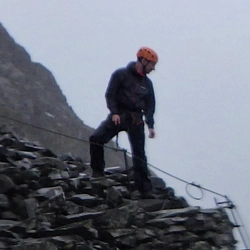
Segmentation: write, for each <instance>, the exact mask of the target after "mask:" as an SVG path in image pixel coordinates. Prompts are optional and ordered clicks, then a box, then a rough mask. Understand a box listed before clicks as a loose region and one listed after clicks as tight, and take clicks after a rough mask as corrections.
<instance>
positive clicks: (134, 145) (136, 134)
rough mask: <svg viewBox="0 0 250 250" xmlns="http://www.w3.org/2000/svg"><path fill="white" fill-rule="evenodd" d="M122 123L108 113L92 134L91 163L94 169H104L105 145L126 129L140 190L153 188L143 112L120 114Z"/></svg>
mask: <svg viewBox="0 0 250 250" xmlns="http://www.w3.org/2000/svg"><path fill="white" fill-rule="evenodd" d="M120 118H121V123H120V124H119V125H115V123H114V122H113V121H112V115H111V114H110V115H108V117H107V119H106V120H105V121H103V122H102V123H101V124H100V126H99V127H98V128H97V129H96V130H95V132H94V134H93V135H92V136H90V138H89V141H90V164H91V168H92V169H93V171H97V172H98V171H99V172H100V171H103V170H104V168H105V160H104V149H103V145H104V144H105V143H107V142H109V141H110V140H111V139H112V138H113V137H114V136H116V135H117V134H118V133H119V132H121V131H126V132H127V134H128V139H129V142H130V146H131V150H132V156H133V157H132V158H133V159H132V160H133V170H134V181H135V185H136V187H137V189H138V190H139V192H147V191H150V190H151V189H152V185H151V182H150V179H149V177H148V168H147V158H146V155H145V133H144V122H143V119H142V114H138V113H131V112H128V113H124V114H121V115H120Z"/></svg>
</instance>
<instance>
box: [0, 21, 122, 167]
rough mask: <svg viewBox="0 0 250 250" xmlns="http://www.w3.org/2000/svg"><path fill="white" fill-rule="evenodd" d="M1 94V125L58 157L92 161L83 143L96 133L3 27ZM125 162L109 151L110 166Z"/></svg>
mask: <svg viewBox="0 0 250 250" xmlns="http://www.w3.org/2000/svg"><path fill="white" fill-rule="evenodd" d="M0 92H1V98H0V125H1V124H8V125H11V127H12V130H13V131H16V132H18V134H20V135H21V136H22V138H27V139H29V140H31V141H38V142H40V143H41V144H42V145H44V146H45V147H48V148H50V149H52V150H53V151H54V152H56V153H57V154H63V153H67V154H68V153H71V154H73V155H75V156H81V157H82V158H84V159H86V160H88V157H89V154H88V144H87V143H86V142H83V141H84V140H85V141H88V138H89V136H90V134H92V132H93V129H92V128H90V127H89V126H87V125H86V124H84V123H83V122H82V121H81V120H80V119H79V118H78V117H77V115H76V114H75V113H74V111H73V109H72V108H71V107H70V106H69V105H68V103H67V100H66V98H65V96H64V95H63V93H62V91H61V89H60V88H59V86H58V85H57V83H56V81H55V79H54V77H53V75H52V73H51V72H50V71H49V70H48V69H46V68H45V67H44V66H43V65H41V64H40V63H36V62H32V61H31V58H30V56H29V54H28V53H27V52H26V51H25V49H24V48H23V47H22V46H20V45H18V44H16V42H15V41H14V40H13V39H12V38H11V37H10V35H9V34H8V32H7V31H6V30H5V29H4V27H3V26H2V25H1V23H0ZM83 108H84V107H83ZM8 118H10V119H8ZM18 121H23V123H20V122H18ZM27 124H31V125H32V126H28V125H27ZM39 127H41V128H45V129H46V131H44V130H41V129H39ZM48 130H50V131H56V132H57V134H55V133H51V132H49V131H48ZM60 134H66V135H68V136H71V137H74V138H79V139H81V140H83V141H79V140H74V139H72V138H70V137H64V136H62V135H60ZM121 159H122V157H121V155H120V154H119V153H118V154H114V153H113V151H110V150H109V151H107V162H109V163H110V164H112V165H115V164H119V165H120V164H121V163H122V162H123V161H122V160H121Z"/></svg>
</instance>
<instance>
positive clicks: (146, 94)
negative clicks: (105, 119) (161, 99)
mask: <svg viewBox="0 0 250 250" xmlns="http://www.w3.org/2000/svg"><path fill="white" fill-rule="evenodd" d="M105 97H106V101H107V107H108V108H109V110H110V112H111V114H121V113H122V112H123V111H131V112H138V113H141V112H143V113H144V115H145V122H146V123H147V125H148V127H149V128H153V127H154V118H153V116H154V112H155V95H154V88H153V84H152V82H151V80H150V79H149V78H148V77H147V76H142V75H140V74H138V72H137V71H136V69H135V62H131V63H129V64H128V66H127V67H125V68H120V69H118V70H116V71H115V72H114V73H113V74H112V75H111V78H110V81H109V84H108V88H107V91H106V94H105Z"/></svg>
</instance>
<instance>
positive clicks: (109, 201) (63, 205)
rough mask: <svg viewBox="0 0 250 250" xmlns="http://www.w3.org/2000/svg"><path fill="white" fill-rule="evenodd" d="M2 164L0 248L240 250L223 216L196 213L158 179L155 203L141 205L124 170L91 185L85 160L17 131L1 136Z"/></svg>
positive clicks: (220, 211) (113, 170) (215, 212)
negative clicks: (22, 136) (24, 137)
mask: <svg viewBox="0 0 250 250" xmlns="http://www.w3.org/2000/svg"><path fill="white" fill-rule="evenodd" d="M6 138H8V143H6V142H7V140H6ZM6 144H7V145H6ZM0 159H1V161H0V186H1V187H0V249H11V250H12V249H13V250H24V249H25V250H27V249H38V250H40V249H41V250H43V249H47V250H56V249H65V250H66V249H67V250H74V249H79V250H80V249H86V250H97V249H103V250H112V249H114V250H115V249H116V250H119V249H134V250H145V249H150V250H153V249H155V250H157V249H160V250H162V249H169V250H177V249H178V250H182V249H183V250H184V249H185V250H207V249H208V250H218V249H224V250H225V249H228V250H233V249H235V244H236V241H235V239H234V237H233V224H232V223H231V222H230V221H229V219H228V216H227V214H226V212H225V211H224V210H223V209H202V208H200V207H193V206H190V205H189V204H187V202H186V200H185V199H184V198H183V197H176V196H175V195H174V192H173V189H172V188H170V187H166V185H164V184H163V183H164V182H163V181H162V180H161V179H160V178H158V177H152V179H153V181H152V183H153V184H154V194H155V196H156V199H148V200H146V199H145V200H142V199H139V198H138V194H137V191H136V190H135V187H134V183H133V180H132V179H131V178H130V177H129V175H127V173H126V172H125V171H124V169H123V168H119V167H115V168H107V169H106V170H105V172H106V178H102V179H92V178H91V177H90V176H91V170H90V168H89V165H88V164H86V163H85V162H83V161H82V160H81V159H80V158H73V157H69V156H68V157H67V156H64V157H61V158H60V157H58V156H56V154H55V153H52V152H51V151H49V150H46V148H43V147H41V146H38V145H36V144H34V143H31V142H29V141H25V140H21V141H20V140H18V139H17V138H16V136H14V135H13V134H12V133H11V132H9V133H7V134H6V133H4V132H1V131H0Z"/></svg>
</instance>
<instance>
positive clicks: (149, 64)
mask: <svg viewBox="0 0 250 250" xmlns="http://www.w3.org/2000/svg"><path fill="white" fill-rule="evenodd" d="M142 64H143V65H144V66H145V68H144V69H145V73H146V74H149V73H150V72H151V71H152V70H155V65H156V63H155V62H153V61H148V60H146V59H143V61H142Z"/></svg>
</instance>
